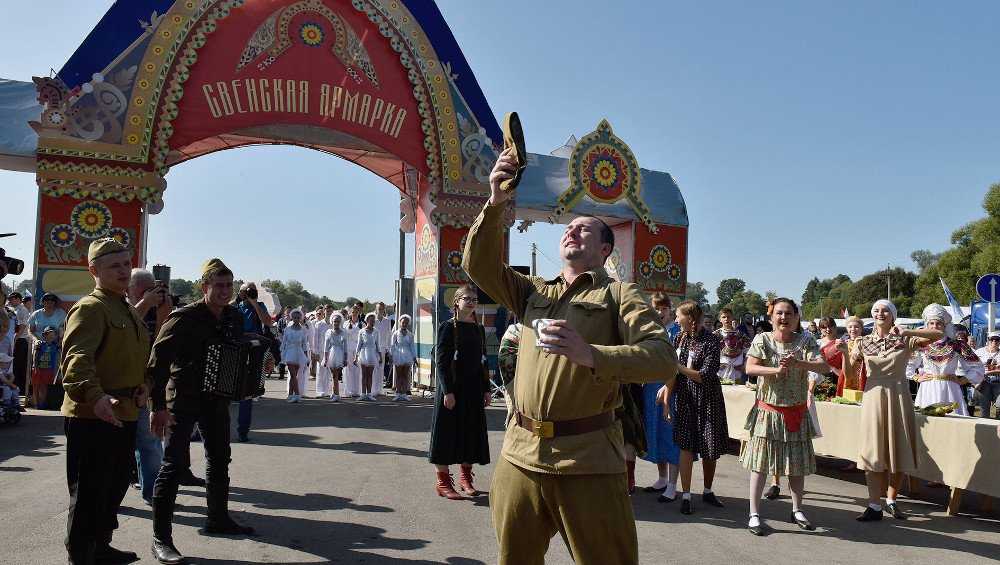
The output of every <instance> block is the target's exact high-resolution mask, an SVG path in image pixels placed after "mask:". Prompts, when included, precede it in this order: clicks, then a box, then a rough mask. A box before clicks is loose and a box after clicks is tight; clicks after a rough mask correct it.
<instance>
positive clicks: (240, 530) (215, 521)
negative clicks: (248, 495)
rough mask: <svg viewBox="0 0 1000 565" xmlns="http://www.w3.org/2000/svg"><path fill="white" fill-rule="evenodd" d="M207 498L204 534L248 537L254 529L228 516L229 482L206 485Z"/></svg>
mask: <svg viewBox="0 0 1000 565" xmlns="http://www.w3.org/2000/svg"><path fill="white" fill-rule="evenodd" d="M206 496H207V498H208V518H207V519H206V520H205V527H204V528H203V529H202V530H201V532H202V533H204V534H220V535H226V536H249V535H253V534H254V529H253V528H251V527H250V526H244V525H242V524H240V523H239V522H237V521H236V520H233V518H232V517H231V516H230V515H229V481H226V482H224V483H220V484H213V483H208V487H207V488H206Z"/></svg>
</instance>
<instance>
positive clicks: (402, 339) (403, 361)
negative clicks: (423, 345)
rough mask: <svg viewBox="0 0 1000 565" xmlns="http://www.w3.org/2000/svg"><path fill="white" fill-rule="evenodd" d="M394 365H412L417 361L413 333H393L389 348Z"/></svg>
mask: <svg viewBox="0 0 1000 565" xmlns="http://www.w3.org/2000/svg"><path fill="white" fill-rule="evenodd" d="M389 354H390V355H392V364H393V365H410V364H412V363H413V362H414V361H416V359H417V348H416V346H415V345H414V343H413V332H411V331H410V330H406V333H405V334H404V333H402V332H401V331H399V330H397V331H394V332H392V344H391V346H390V348H389Z"/></svg>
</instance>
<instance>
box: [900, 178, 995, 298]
mask: <svg viewBox="0 0 1000 565" xmlns="http://www.w3.org/2000/svg"><path fill="white" fill-rule="evenodd" d="M983 209H984V210H985V211H986V217H985V218H981V219H979V220H976V221H974V222H971V223H969V224H966V225H964V226H962V227H961V228H959V229H957V230H955V232H954V233H952V235H951V244H952V247H951V248H950V249H947V250H945V251H944V252H942V253H941V254H940V257H939V258H938V260H937V262H935V263H934V264H932V265H930V266H929V267H928V268H927V269H926V270H925V271H923V272H921V274H920V276H919V277H918V278H917V281H916V283H915V294H914V295H913V303H912V305H911V311H913V312H919V311H920V310H922V309H923V308H924V307H925V306H926V305H927V304H930V303H932V302H937V303H940V304H946V303H947V299H946V298H945V295H944V290H943V289H942V288H941V282H940V280H939V277H940V278H943V279H944V281H945V282H946V283H947V284H948V288H950V289H951V291H952V292H953V293H954V294H955V297H956V298H957V299H958V301H959V302H960V303H962V304H969V303H970V302H971V301H972V300H973V299H974V298H975V297H976V288H975V287H976V281H977V280H978V279H979V277H980V276H982V275H984V274H986V273H995V272H998V271H1000V183H994V184H993V185H991V186H990V188H989V189H988V190H987V192H986V196H985V197H984V198H983ZM894 284H895V283H894Z"/></svg>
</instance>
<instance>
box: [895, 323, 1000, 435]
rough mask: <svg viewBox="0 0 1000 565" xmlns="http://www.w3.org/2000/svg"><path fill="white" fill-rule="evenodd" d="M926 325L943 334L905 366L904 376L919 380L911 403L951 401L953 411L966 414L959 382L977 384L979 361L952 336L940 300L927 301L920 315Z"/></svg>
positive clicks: (951, 329) (927, 404)
mask: <svg viewBox="0 0 1000 565" xmlns="http://www.w3.org/2000/svg"><path fill="white" fill-rule="evenodd" d="M922 317H923V319H924V323H925V324H926V327H927V329H930V330H937V331H940V332H944V334H945V335H944V337H943V338H941V339H939V340H938V341H935V342H934V343H931V344H930V345H928V346H927V347H925V348H923V349H921V350H920V351H918V352H917V354H916V355H914V357H913V359H911V360H910V363H909V365H908V366H907V367H906V376H907V377H909V378H910V379H912V380H915V381H917V382H918V383H920V388H919V389H918V390H917V397H916V399H914V401H913V405H914V406H917V407H918V408H922V407H924V406H930V405H931V404H937V403H938V402H954V403H956V404H958V408H956V409H955V413H956V414H960V415H962V416H968V415H969V409H968V407H966V405H965V397H964V396H963V395H962V385H964V384H969V383H971V384H973V385H978V384H979V383H980V382H982V380H983V374H984V372H985V369H984V368H983V362H982V361H981V360H980V359H979V356H978V355H976V352H975V351H973V349H972V348H971V347H969V345H968V344H967V343H966V342H964V341H959V340H957V339H954V336H955V329H954V327H953V326H952V324H951V314H949V313H948V310H947V309H945V307H944V306H941V305H940V304H929V305H928V306H927V308H924V312H923V315H922Z"/></svg>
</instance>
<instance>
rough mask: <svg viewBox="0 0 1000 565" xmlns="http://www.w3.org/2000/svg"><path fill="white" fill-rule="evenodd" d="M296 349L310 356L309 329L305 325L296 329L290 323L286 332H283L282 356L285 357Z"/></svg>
mask: <svg viewBox="0 0 1000 565" xmlns="http://www.w3.org/2000/svg"><path fill="white" fill-rule="evenodd" d="M295 351H302V352H303V353H305V354H306V355H307V356H308V354H309V329H308V328H305V327H300V328H298V329H296V328H295V327H294V326H291V325H289V326H288V327H287V328H285V333H283V334H281V356H282V357H285V356H286V355H287V354H288V353H290V352H295Z"/></svg>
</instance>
